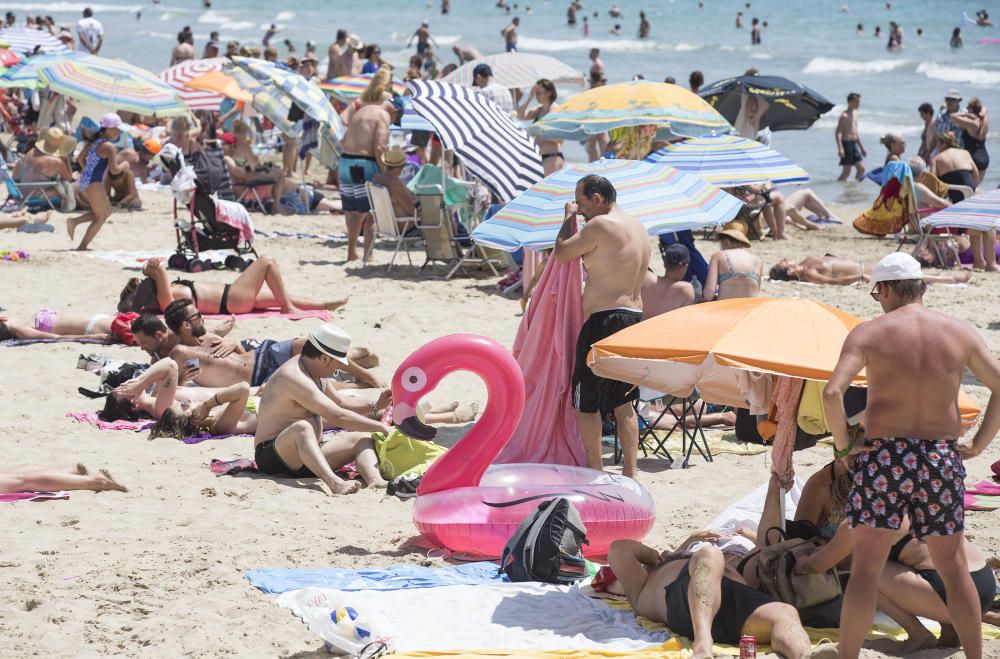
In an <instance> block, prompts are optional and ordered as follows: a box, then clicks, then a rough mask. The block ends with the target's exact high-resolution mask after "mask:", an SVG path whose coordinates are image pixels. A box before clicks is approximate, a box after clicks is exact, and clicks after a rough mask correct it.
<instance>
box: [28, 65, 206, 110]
mask: <svg viewBox="0 0 1000 659" xmlns="http://www.w3.org/2000/svg"><path fill="white" fill-rule="evenodd" d="M38 79H39V82H40V83H41V84H42V86H44V87H48V88H49V89H51V90H52V91H54V92H57V93H59V94H62V95H63V96H67V97H69V98H72V99H74V100H76V101H80V102H84V103H93V104H95V105H100V106H105V107H110V108H112V109H115V110H125V111H127V112H135V113H137V114H143V115H149V116H154V117H169V116H175V115H181V114H186V113H187V112H188V107H187V105H186V104H185V103H184V101H183V100H181V98H180V96H178V95H177V92H176V91H175V90H174V88H173V87H171V86H170V85H167V84H166V83H164V82H163V81H161V80H160V79H159V78H157V77H156V76H154V75H153V74H152V73H150V72H149V71H146V70H145V69H140V68H139V67H137V66H133V65H132V64H129V63H128V62H124V61H122V60H110V59H105V58H103V57H95V56H93V55H90V56H87V57H82V58H75V59H74V58H60V59H58V60H55V61H52V62H47V63H45V64H40V65H39V66H38Z"/></svg>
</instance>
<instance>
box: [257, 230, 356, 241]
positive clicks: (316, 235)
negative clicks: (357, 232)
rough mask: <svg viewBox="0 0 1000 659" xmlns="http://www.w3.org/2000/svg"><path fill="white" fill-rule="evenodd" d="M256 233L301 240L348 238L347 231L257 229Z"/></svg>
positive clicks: (262, 235)
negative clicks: (308, 231)
mask: <svg viewBox="0 0 1000 659" xmlns="http://www.w3.org/2000/svg"><path fill="white" fill-rule="evenodd" d="M256 234H257V236H258V237H261V238H295V239H299V240H305V239H319V240H337V241H340V240H347V234H346V233H303V232H300V231H264V230H262V229H257V230H256Z"/></svg>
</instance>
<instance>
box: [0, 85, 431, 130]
mask: <svg viewBox="0 0 1000 659" xmlns="http://www.w3.org/2000/svg"><path fill="white" fill-rule="evenodd" d="M0 78H2V76H0ZM401 98H402V99H403V116H402V117H400V120H399V126H393V128H394V129H398V130H426V131H430V132H432V133H433V132H434V126H431V124H430V122H428V121H427V120H426V119H424V118H423V117H421V116H420V115H419V114H417V111H416V110H414V109H413V97H411V96H403V97H401Z"/></svg>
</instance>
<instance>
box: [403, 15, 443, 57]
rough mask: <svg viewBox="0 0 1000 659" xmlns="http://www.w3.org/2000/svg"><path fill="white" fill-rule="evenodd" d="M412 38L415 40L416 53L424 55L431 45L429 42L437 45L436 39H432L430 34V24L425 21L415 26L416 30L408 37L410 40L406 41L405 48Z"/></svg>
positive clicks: (408, 45)
mask: <svg viewBox="0 0 1000 659" xmlns="http://www.w3.org/2000/svg"><path fill="white" fill-rule="evenodd" d="M414 39H416V40H417V54H418V55H426V54H427V51H428V49H430V47H431V44H434V46H435V47H436V46H437V45H438V44H437V41H434V37H432V36H431V29H430V24H429V23H428V22H427V21H424V22H423V23H421V24H420V27H418V28H417V31H416V32H414V33H413V35H412V36H411V37H410V40H409V41H407V42H406V47H407V48H409V47H410V44H412V43H413V40H414Z"/></svg>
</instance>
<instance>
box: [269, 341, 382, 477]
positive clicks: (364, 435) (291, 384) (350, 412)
mask: <svg viewBox="0 0 1000 659" xmlns="http://www.w3.org/2000/svg"><path fill="white" fill-rule="evenodd" d="M350 349H351V337H350V336H348V334H347V332H345V331H344V330H342V329H341V328H339V327H337V326H336V325H334V324H332V323H325V324H323V325H320V326H319V327H317V328H316V329H315V330H313V331H312V332H310V333H309V338H308V339H307V340H306V342H305V344H304V345H303V346H302V352H301V353H300V354H298V355H296V356H295V357H292V358H291V359H289V360H288V361H287V362H285V363H284V364H283V365H282V366H281V368H279V369H278V370H277V371H275V373H274V375H272V376H271V378H270V379H269V380H268V381H267V386H266V388H265V389H264V395H263V397H262V398H261V401H260V404H259V406H258V408H257V433H256V436H255V437H254V460H255V461H256V462H257V468H258V469H260V470H261V471H262V472H263V473H265V474H271V475H274V476H280V477H284V478H319V479H320V480H321V481H323V483H325V484H326V485H327V487H329V488H330V492H332V493H333V494H353V493H354V492H357V491H358V483H357V481H354V482H347V481H344V480H343V479H341V478H339V477H338V476H337V475H336V474H334V471H335V470H337V469H340V468H341V467H343V466H344V465H346V464H348V463H349V462H354V463H355V464H357V467H358V472H359V473H360V474H361V477H362V478H363V479H364V481H365V482H366V483H367V484H368V487H385V485H386V482H385V480H383V479H382V477H381V475H379V470H378V457H377V456H376V455H375V448H374V444H372V438H371V433H373V432H381V433H384V434H386V435H388V434H389V432H390V431H389V427H388V426H387V425H386V424H384V423H382V422H381V421H380V420H379V417H380V415H381V413H382V412H383V411H384V407H385V405H386V404H387V403H388V390H386V392H384V393H383V395H382V396H381V397H380V398H379V400H378V401H376V402H373V403H369V402H367V401H365V400H363V399H361V398H358V397H353V396H341V395H340V394H339V393H337V390H336V389H334V388H333V384H332V380H331V379H330V378H332V377H333V375H334V373H336V372H337V370H338V369H343V368H345V367H347V365H348V362H347V353H348V352H349V351H350ZM324 427H327V428H343V429H344V430H351V431H356V432H339V433H336V434H333V435H331V436H329V437H328V438H327V441H325V442H324V441H323V439H324V437H323V428H324Z"/></svg>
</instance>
